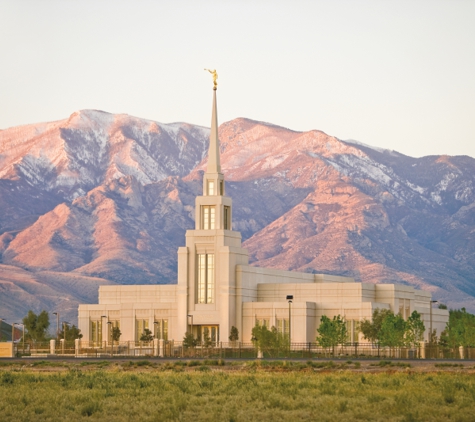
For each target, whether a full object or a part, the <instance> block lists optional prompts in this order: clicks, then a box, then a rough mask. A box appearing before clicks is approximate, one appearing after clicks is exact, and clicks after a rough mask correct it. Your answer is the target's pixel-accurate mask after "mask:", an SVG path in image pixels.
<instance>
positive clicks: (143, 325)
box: [135, 319, 148, 341]
mask: <svg viewBox="0 0 475 422" xmlns="http://www.w3.org/2000/svg"><path fill="white" fill-rule="evenodd" d="M146 329H148V319H136V320H135V341H140V337H142V334H143V333H144V331H145V330H146Z"/></svg>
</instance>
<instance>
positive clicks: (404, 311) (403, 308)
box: [399, 299, 411, 319]
mask: <svg viewBox="0 0 475 422" xmlns="http://www.w3.org/2000/svg"><path fill="white" fill-rule="evenodd" d="M410 304H411V302H410V300H409V299H399V315H401V316H402V317H403V318H404V319H407V318H409V317H410V316H411V307H410Z"/></svg>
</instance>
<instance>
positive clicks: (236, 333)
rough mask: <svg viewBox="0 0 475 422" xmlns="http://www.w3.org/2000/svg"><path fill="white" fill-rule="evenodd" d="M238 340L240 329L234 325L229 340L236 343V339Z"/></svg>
mask: <svg viewBox="0 0 475 422" xmlns="http://www.w3.org/2000/svg"><path fill="white" fill-rule="evenodd" d="M238 340H239V330H238V329H237V328H236V327H235V326H234V325H233V326H232V327H231V331H230V333H229V341H230V342H231V343H233V345H234V344H235V343H236V341H238Z"/></svg>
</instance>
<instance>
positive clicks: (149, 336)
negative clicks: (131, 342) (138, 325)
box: [140, 328, 153, 343]
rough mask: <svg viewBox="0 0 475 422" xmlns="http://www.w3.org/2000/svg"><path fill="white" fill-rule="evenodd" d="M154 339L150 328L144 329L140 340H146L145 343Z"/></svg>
mask: <svg viewBox="0 0 475 422" xmlns="http://www.w3.org/2000/svg"><path fill="white" fill-rule="evenodd" d="M152 340H153V334H152V332H151V331H150V330H149V329H148V328H145V329H144V330H143V333H142V335H141V336H140V341H144V342H145V343H150V342H151V341H152Z"/></svg>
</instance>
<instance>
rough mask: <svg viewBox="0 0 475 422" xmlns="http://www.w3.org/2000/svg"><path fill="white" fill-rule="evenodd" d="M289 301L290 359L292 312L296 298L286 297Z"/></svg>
mask: <svg viewBox="0 0 475 422" xmlns="http://www.w3.org/2000/svg"><path fill="white" fill-rule="evenodd" d="M286 299H287V301H288V302H289V357H290V350H291V349H290V348H291V344H292V312H291V307H292V300H294V297H293V296H292V295H287V297H286Z"/></svg>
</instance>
